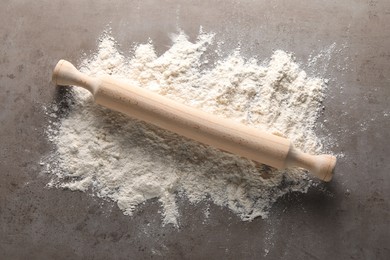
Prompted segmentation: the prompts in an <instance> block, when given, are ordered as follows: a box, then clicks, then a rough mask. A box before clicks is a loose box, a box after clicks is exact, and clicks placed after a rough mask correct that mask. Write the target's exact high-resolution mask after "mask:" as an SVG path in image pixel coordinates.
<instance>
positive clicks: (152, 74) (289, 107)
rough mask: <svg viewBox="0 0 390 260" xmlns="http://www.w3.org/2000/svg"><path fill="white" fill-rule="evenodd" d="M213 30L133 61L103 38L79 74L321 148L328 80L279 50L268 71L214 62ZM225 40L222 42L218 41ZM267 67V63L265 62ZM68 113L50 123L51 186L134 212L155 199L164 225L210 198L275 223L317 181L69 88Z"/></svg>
mask: <svg viewBox="0 0 390 260" xmlns="http://www.w3.org/2000/svg"><path fill="white" fill-rule="evenodd" d="M215 44H216V43H215V42H214V34H212V33H205V32H200V33H199V36H198V38H197V40H196V41H195V42H190V41H189V40H188V38H187V36H186V35H185V34H184V33H179V34H177V35H175V36H174V37H173V44H172V46H171V47H170V49H168V50H167V51H166V52H165V53H164V54H162V55H161V56H158V55H157V54H156V51H155V49H154V45H153V43H152V42H148V43H145V44H139V45H137V46H136V47H135V48H134V49H133V50H132V52H131V55H130V57H128V56H125V55H123V54H122V53H121V52H120V51H119V50H118V48H117V44H116V42H115V39H114V38H113V37H112V36H110V35H109V34H107V33H105V34H103V36H101V38H100V40H99V46H98V49H97V52H96V53H95V54H94V55H92V56H91V57H85V58H84V60H83V61H82V62H81V64H80V66H79V67H80V70H81V71H82V72H83V73H87V74H89V75H91V76H100V75H104V74H109V75H112V76H113V77H116V78H118V79H121V80H126V81H127V82H129V83H130V84H132V85H134V86H137V87H142V88H146V89H148V90H150V91H154V92H156V93H158V94H160V95H164V96H167V97H169V98H172V99H174V100H176V101H179V102H182V103H184V104H187V105H189V106H193V107H196V108H198V109H201V110H204V111H207V112H210V113H213V114H216V115H219V116H221V117H226V118H230V119H232V120H235V121H237V122H239V123H242V124H246V125H250V126H252V127H256V128H258V129H263V130H266V131H269V132H271V133H274V134H277V135H281V136H285V137H288V138H290V139H291V140H292V142H293V143H294V145H295V146H296V147H297V148H299V149H301V150H303V151H305V152H310V153H314V154H317V153H320V152H321V150H322V145H321V142H320V139H319V138H318V137H317V136H316V134H315V132H314V127H315V123H316V119H317V117H318V115H319V112H320V110H321V108H322V105H321V102H322V100H323V99H324V91H325V89H326V84H325V83H324V80H323V79H321V78H315V77H309V76H308V75H307V74H306V73H305V71H303V70H302V69H300V68H299V66H298V65H297V63H296V62H295V61H294V56H293V55H292V54H290V53H286V52H284V51H281V50H277V51H275V52H274V53H273V55H272V57H271V58H270V60H269V62H268V63H267V64H266V65H260V64H262V63H261V62H259V61H258V60H256V59H254V58H251V59H245V58H244V57H243V56H241V54H240V52H239V51H238V50H234V51H232V53H231V54H230V55H229V56H228V57H225V58H221V57H220V58H219V59H217V60H215V58H213V59H214V60H215V62H214V63H212V64H210V60H212V58H211V56H208V55H210V54H208V50H209V49H210V48H211V47H212V46H215ZM217 44H218V43H217ZM263 64H264V63H263ZM70 93H71V94H70V95H69V96H68V97H67V98H66V100H65V101H66V102H67V103H68V105H69V109H67V115H66V116H64V117H63V118H61V119H60V122H59V123H58V124H57V125H54V126H53V125H52V126H49V128H48V135H49V138H50V140H51V141H52V142H53V143H54V145H55V147H56V152H55V153H54V154H53V155H52V156H50V158H46V162H45V163H47V164H48V165H49V167H48V168H47V169H48V171H49V172H50V173H51V174H52V176H53V179H52V181H51V182H50V183H49V186H51V187H58V188H66V189H70V190H78V191H89V192H93V193H94V194H96V195H97V196H99V197H102V198H108V199H110V200H112V201H114V202H116V203H117V205H118V207H119V208H120V209H121V210H122V211H123V213H124V214H126V215H132V214H133V212H134V210H135V209H136V208H137V205H139V204H141V203H144V202H145V201H147V200H149V199H152V198H157V199H158V200H159V201H160V202H161V206H162V214H163V223H164V224H173V225H174V226H179V225H180V216H179V210H178V206H177V200H179V199H181V198H183V197H186V198H188V200H189V201H190V202H191V203H197V202H200V201H202V200H210V201H211V202H212V203H214V204H216V205H219V206H223V207H228V208H229V209H230V210H231V211H232V212H234V213H235V214H237V215H238V216H239V217H240V218H241V219H242V220H244V221H250V220H253V219H254V218H256V217H259V216H260V217H263V218H265V217H267V214H268V212H269V210H270V207H271V206H272V204H273V203H274V202H275V201H276V200H277V199H278V198H279V197H281V196H283V195H284V194H286V193H288V192H291V191H297V192H306V191H307V189H308V188H309V187H310V185H312V184H311V183H312V181H311V179H310V178H309V177H308V176H307V173H306V172H305V171H304V170H302V169H298V168H293V169H288V170H275V169H272V168H270V167H267V166H264V165H255V164H254V163H253V162H251V161H248V160H246V159H243V158H240V157H237V156H235V155H231V154H228V153H224V152H221V151H219V150H216V149H214V148H211V147H208V146H204V145H201V144H199V143H196V142H193V141H191V140H188V139H185V138H183V137H180V136H178V135H175V134H172V133H169V132H167V131H164V130H161V129H158V128H156V127H153V126H151V125H149V124H146V123H143V122H141V121H137V120H133V119H131V118H128V117H126V116H124V115H121V114H118V113H115V112H112V111H109V110H107V109H105V108H102V107H100V106H98V105H96V104H94V102H93V98H92V96H91V94H90V93H89V92H87V91H85V90H84V89H81V88H78V87H71V88H70Z"/></svg>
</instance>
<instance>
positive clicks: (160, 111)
mask: <svg viewBox="0 0 390 260" xmlns="http://www.w3.org/2000/svg"><path fill="white" fill-rule="evenodd" d="M53 82H54V83H55V84H56V85H61V86H67V85H68V86H70V85H72V86H80V87H83V88H85V89H87V90H89V91H90V92H91V93H92V95H93V96H94V99H95V102H96V103H97V104H100V105H102V106H104V107H107V108H109V109H112V110H115V111H118V112H122V113H124V114H126V115H128V116H130V117H133V118H136V119H139V120H142V121H144V122H147V123H150V124H153V125H155V126H158V127H161V128H163V129H166V130H168V131H171V132H174V133H176V134H179V135H182V136H185V137H187V138H190V139H193V140H195V141H198V142H201V143H203V144H207V145H211V146H213V147H216V148H218V149H221V150H224V151H227V152H230V153H233V154H236V155H239V156H242V157H245V158H247V159H250V160H253V161H255V162H259V163H263V164H266V165H269V166H272V167H275V168H277V169H284V168H288V167H294V166H295V167H301V168H304V169H307V170H309V172H310V173H311V174H312V175H314V176H315V177H317V178H318V179H320V180H323V181H330V180H331V179H332V177H333V171H334V167H335V165H336V157H334V156H332V155H327V154H323V155H310V154H307V153H303V152H301V151H299V150H298V149H296V148H294V147H293V145H292V144H291V142H290V141H289V140H288V139H286V138H283V137H279V136H276V135H273V134H269V133H266V132H264V131H261V130H259V129H256V128H252V127H249V126H245V125H243V124H239V123H237V122H234V121H232V120H228V119H224V118H220V117H218V116H215V115H211V114H209V113H206V112H203V111H200V110H198V109H195V108H192V107H189V106H186V105H183V104H181V103H178V102H175V101H173V100H171V99H168V98H166V97H163V96H161V95H158V94H156V93H153V92H151V91H148V90H146V89H143V88H140V87H134V86H130V85H129V84H127V83H124V82H121V81H118V80H115V79H113V78H111V77H109V76H103V77H99V78H93V77H90V76H88V75H85V74H83V73H81V72H79V71H78V70H77V69H76V68H75V67H74V66H73V65H72V64H71V63H70V62H68V61H65V60H60V61H59V62H58V63H57V65H56V67H55V68H54V71H53Z"/></svg>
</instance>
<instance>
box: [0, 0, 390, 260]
mask: <svg viewBox="0 0 390 260" xmlns="http://www.w3.org/2000/svg"><path fill="white" fill-rule="evenodd" d="M108 24H110V26H111V27H112V33H113V35H114V37H115V38H116V39H117V40H118V42H119V43H121V44H123V45H124V47H125V48H127V47H128V46H127V45H126V44H128V43H130V42H145V41H147V39H148V38H151V39H152V40H153V41H154V42H155V43H156V45H157V51H158V52H159V53H162V52H163V51H164V50H166V49H167V48H168V47H169V46H170V44H171V42H170V39H169V34H170V33H174V32H177V28H178V27H179V28H181V29H183V31H185V32H186V33H187V34H189V36H190V37H192V39H194V37H196V35H197V33H198V31H199V26H200V25H202V26H203V27H204V29H205V30H206V31H214V32H216V33H217V40H224V41H225V42H226V44H225V45H224V48H225V49H226V51H228V50H231V49H233V48H235V47H236V46H237V44H238V43H239V42H240V43H241V49H242V53H243V54H244V55H246V56H247V57H250V56H252V55H257V56H258V57H259V58H260V59H263V58H266V57H269V56H270V55H271V53H272V50H274V49H277V48H280V49H283V50H286V51H291V52H294V53H296V56H297V60H298V61H301V63H302V66H303V67H305V61H307V59H308V57H309V55H310V54H311V53H318V52H319V51H321V50H323V49H324V48H326V47H328V46H330V45H331V44H333V43H336V48H338V49H342V50H341V51H339V52H337V53H334V54H333V55H332V59H331V60H330V62H329V66H327V67H323V72H326V73H325V75H326V76H327V77H329V78H330V79H331V80H330V83H329V93H328V98H327V99H326V101H325V103H324V105H325V107H326V109H325V111H324V113H323V116H322V117H321V121H322V122H323V123H324V129H327V130H321V129H319V130H318V131H319V133H320V134H322V135H330V136H331V137H332V138H334V139H335V140H337V142H335V144H334V145H331V146H330V147H329V149H330V150H331V151H333V152H335V153H344V154H345V157H344V158H341V159H340V160H339V163H338V166H337V173H336V176H335V178H334V181H333V182H331V183H330V184H327V185H321V186H320V187H317V188H313V189H311V190H310V191H309V193H308V194H289V195H288V196H285V197H284V198H282V199H280V200H279V201H278V203H277V204H275V206H274V207H273V209H272V212H271V214H270V217H269V218H268V219H266V220H262V219H256V220H254V221H253V222H251V223H243V222H240V221H239V219H238V218H237V217H236V216H235V215H233V214H232V213H231V212H229V211H228V210H227V209H223V208H219V207H215V206H213V205H211V206H210V211H211V215H210V217H209V218H208V219H206V220H205V219H204V213H203V211H204V209H205V208H206V207H207V206H208V205H206V203H203V204H199V205H190V204H188V202H186V201H185V200H181V201H180V212H181V214H182V217H181V219H180V222H181V227H180V229H174V228H173V227H171V226H165V227H161V219H160V215H159V213H158V210H159V204H158V202H156V201H151V202H149V203H146V204H145V205H143V206H141V207H140V208H139V209H138V210H137V211H136V213H135V215H134V216H133V217H127V216H124V215H123V214H122V213H121V211H120V210H119V209H118V208H117V206H115V205H114V204H113V203H111V202H105V201H101V200H99V199H97V198H93V197H91V196H88V195H87V194H84V193H80V192H71V191H63V190H56V189H47V188H45V185H46V183H47V182H48V180H49V176H45V175H42V174H40V173H39V172H40V170H41V166H40V165H39V160H40V158H41V156H42V155H44V154H47V153H49V152H50V151H51V149H52V148H53V147H52V146H51V144H50V143H49V142H48V141H47V140H46V138H45V135H44V130H45V127H46V125H47V120H48V119H47V118H46V117H45V115H44V113H43V110H42V106H45V105H48V104H50V103H51V102H53V101H55V100H56V98H57V92H56V91H57V90H56V88H55V87H54V86H53V85H51V84H50V76H51V71H52V69H53V67H54V65H55V64H56V62H57V61H58V59H60V58H66V59H68V60H70V61H72V62H75V63H77V61H78V60H79V58H80V57H81V54H82V53H83V52H87V53H88V52H90V51H91V50H94V49H95V48H96V39H97V38H98V36H99V35H100V34H101V33H102V31H103V30H104V29H105V28H107V25H108ZM389 24H390V2H389V1H386V0H382V1H375V0H370V1H363V0H356V1H352V0H346V1H319V0H317V1H298V0H294V1H283V0H277V1H193V2H190V1H175V0H171V1H123V0H121V1H103V0H100V1H92V0H90V1H76V0H74V1H58V0H54V1H53V0H52V1H48V0H46V1H9V0H3V1H2V3H1V9H0V175H1V176H0V177H1V180H0V259H144V258H168V259H184V258H187V259H206V258H210V259H220V258H228V259H261V258H265V259H390V249H389V241H390V227H389V224H390V223H389V219H390V217H389V208H390V207H389V199H388V198H389V197H390V183H389V180H390V166H389V162H388V160H389V154H390V131H389V129H390V124H389V121H390V116H389V114H390V105H389V104H390V100H389V99H390V98H389V97H390V26H389ZM318 66H320V65H318ZM308 70H309V71H310V68H308ZM336 143H337V145H336ZM267 250H269V252H268V254H267V253H266V252H267Z"/></svg>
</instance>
